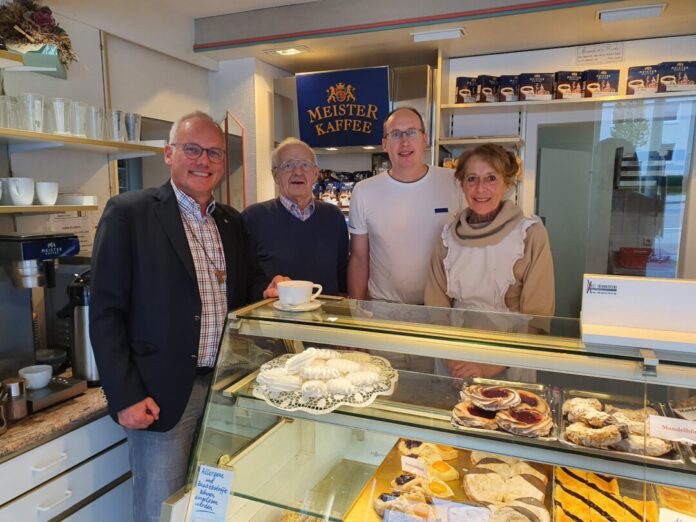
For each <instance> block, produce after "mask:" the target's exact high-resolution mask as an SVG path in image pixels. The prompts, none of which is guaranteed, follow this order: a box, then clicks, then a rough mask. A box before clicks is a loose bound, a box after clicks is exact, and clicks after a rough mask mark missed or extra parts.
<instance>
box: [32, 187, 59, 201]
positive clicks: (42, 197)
mask: <svg viewBox="0 0 696 522" xmlns="http://www.w3.org/2000/svg"><path fill="white" fill-rule="evenodd" d="M36 198H37V199H38V200H39V203H41V204H42V205H55V204H56V200H57V199H58V183H55V182H53V181H37V182H36Z"/></svg>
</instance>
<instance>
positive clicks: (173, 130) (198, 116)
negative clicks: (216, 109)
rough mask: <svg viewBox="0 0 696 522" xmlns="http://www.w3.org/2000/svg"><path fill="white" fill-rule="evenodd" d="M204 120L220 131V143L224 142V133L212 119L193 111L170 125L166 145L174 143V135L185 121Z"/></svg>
mask: <svg viewBox="0 0 696 522" xmlns="http://www.w3.org/2000/svg"><path fill="white" fill-rule="evenodd" d="M196 119H197V120H205V121H207V122H209V123H212V124H213V126H215V128H216V129H217V130H218V131H220V137H221V138H222V142H223V143H224V142H225V136H224V132H223V131H222V129H221V128H220V125H218V123H217V122H216V121H215V120H214V119H213V117H212V116H211V115H210V114H208V113H207V112H203V111H193V112H190V113H188V114H185V115H184V116H182V117H181V118H179V119H178V120H176V121H175V122H174V123H173V124H172V128H171V129H170V130H169V142H168V143H174V142H175V141H176V133H177V132H179V126H180V125H181V124H182V123H184V122H185V121H187V120H196Z"/></svg>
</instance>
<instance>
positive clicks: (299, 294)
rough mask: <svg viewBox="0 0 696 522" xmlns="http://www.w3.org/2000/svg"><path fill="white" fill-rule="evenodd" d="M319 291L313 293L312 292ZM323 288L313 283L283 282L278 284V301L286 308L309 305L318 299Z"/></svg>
mask: <svg viewBox="0 0 696 522" xmlns="http://www.w3.org/2000/svg"><path fill="white" fill-rule="evenodd" d="M315 288H317V289H318V290H317V291H316V292H314V293H312V290H314V289H315ZM322 290H323V288H322V286H321V285H319V284H316V283H312V282H311V281H282V282H280V283H278V300H279V301H280V304H282V305H285V306H297V305H303V304H307V303H309V302H310V301H313V300H314V299H316V298H317V296H318V295H319V294H321V291H322Z"/></svg>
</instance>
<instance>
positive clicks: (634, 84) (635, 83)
mask: <svg viewBox="0 0 696 522" xmlns="http://www.w3.org/2000/svg"><path fill="white" fill-rule="evenodd" d="M628 86H629V87H631V88H633V89H640V88H641V87H643V86H645V82H644V81H643V80H641V79H638V80H631V81H630V82H628Z"/></svg>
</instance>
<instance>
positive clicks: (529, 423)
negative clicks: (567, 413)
mask: <svg viewBox="0 0 696 522" xmlns="http://www.w3.org/2000/svg"><path fill="white" fill-rule="evenodd" d="M495 421H496V422H497V423H498V426H500V428H501V429H503V430H505V431H509V432H510V433H514V434H515V435H523V436H525V437H545V436H547V435H548V434H549V433H551V430H552V429H553V421H552V420H551V417H549V416H548V415H546V414H545V413H542V412H540V411H539V410H534V409H532V408H529V407H523V408H520V407H517V408H511V409H509V410H504V411H499V412H498V414H497V415H496V416H495Z"/></svg>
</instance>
